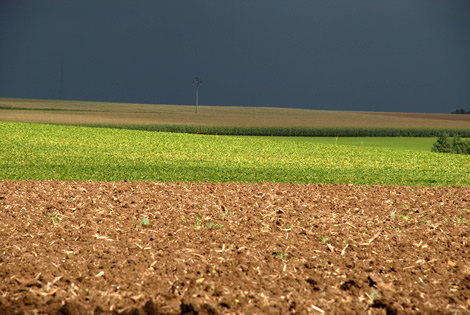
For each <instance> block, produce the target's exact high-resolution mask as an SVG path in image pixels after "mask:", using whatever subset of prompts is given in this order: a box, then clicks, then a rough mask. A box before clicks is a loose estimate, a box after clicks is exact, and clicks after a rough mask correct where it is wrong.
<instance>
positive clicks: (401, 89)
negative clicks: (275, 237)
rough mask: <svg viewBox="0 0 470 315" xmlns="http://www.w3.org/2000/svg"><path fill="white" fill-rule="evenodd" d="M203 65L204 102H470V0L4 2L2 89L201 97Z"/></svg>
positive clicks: (46, 94)
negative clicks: (197, 80)
mask: <svg viewBox="0 0 470 315" xmlns="http://www.w3.org/2000/svg"><path fill="white" fill-rule="evenodd" d="M61 68H62V69H63V78H64V85H63V87H62V88H61V83H60V82H61ZM195 76H198V77H200V78H201V79H202V81H203V85H202V86H201V87H200V93H199V95H200V99H199V103H200V104H202V105H228V106H270V107H298V108H311V109H332V110H372V111H404V112H444V113H446V112H451V111H453V110H455V109H456V108H466V109H469V110H470V1H469V0H75V1H72V0H0V97H21V98H46V99H57V98H60V97H61V95H63V97H64V98H65V99H72V100H95V101H118V102H138V103H164V104H193V103H194V88H193V87H192V85H191V81H192V79H193V77H195Z"/></svg>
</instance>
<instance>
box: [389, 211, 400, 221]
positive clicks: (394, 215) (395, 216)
mask: <svg viewBox="0 0 470 315" xmlns="http://www.w3.org/2000/svg"><path fill="white" fill-rule="evenodd" d="M390 217H391V218H392V219H396V218H398V214H397V213H396V212H395V211H393V210H392V211H390Z"/></svg>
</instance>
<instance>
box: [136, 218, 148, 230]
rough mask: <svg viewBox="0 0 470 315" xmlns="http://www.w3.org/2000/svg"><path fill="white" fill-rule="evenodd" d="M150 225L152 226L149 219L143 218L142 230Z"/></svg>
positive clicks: (141, 222)
mask: <svg viewBox="0 0 470 315" xmlns="http://www.w3.org/2000/svg"><path fill="white" fill-rule="evenodd" d="M149 224H150V221H149V219H147V218H143V219H142V220H141V221H140V223H139V225H140V228H143V227H144V226H148V225H149Z"/></svg>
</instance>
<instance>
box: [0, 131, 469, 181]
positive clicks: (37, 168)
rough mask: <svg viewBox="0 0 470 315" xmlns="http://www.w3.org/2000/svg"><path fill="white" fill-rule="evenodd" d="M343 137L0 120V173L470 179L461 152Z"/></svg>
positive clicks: (112, 177)
mask: <svg viewBox="0 0 470 315" xmlns="http://www.w3.org/2000/svg"><path fill="white" fill-rule="evenodd" d="M333 141H334V140H333ZM342 141H343V139H341V138H339V139H338V143H337V144H335V143H330V144H327V143H314V142H311V141H300V140H299V139H298V138H290V140H289V139H287V140H286V138H276V137H241V136H212V135H209V136H208V135H189V134H181V133H163V132H148V131H136V130H120V129H102V128H87V127H73V126H57V125H42V124H27V123H26V124H25V123H10V122H1V123H0V179H13V180H39V179H43V180H44V179H45V180H53V179H54V180H85V181H86V180H108V181H121V180H132V181H139V180H152V181H165V182H172V181H187V182H189V181H191V182H202V181H210V182H262V181H269V182H295V183H352V184H385V185H426V186H436V185H440V186H469V185H470V158H469V157H468V156H464V155H454V154H439V153H431V152H425V151H419V150H406V149H405V150H403V149H397V148H394V149H391V148H376V147H368V146H365V145H363V146H361V145H342V144H341V142H342ZM383 141H386V139H385V140H383ZM426 145H428V143H427V144H426Z"/></svg>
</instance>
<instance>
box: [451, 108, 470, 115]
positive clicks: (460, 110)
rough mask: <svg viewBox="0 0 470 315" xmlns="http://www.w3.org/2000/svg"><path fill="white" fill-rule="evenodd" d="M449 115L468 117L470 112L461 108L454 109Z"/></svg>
mask: <svg viewBox="0 0 470 315" xmlns="http://www.w3.org/2000/svg"><path fill="white" fill-rule="evenodd" d="M451 114H466V115H470V110H467V111H466V110H465V109H463V108H459V109H456V110H455V112H452V113H451Z"/></svg>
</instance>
